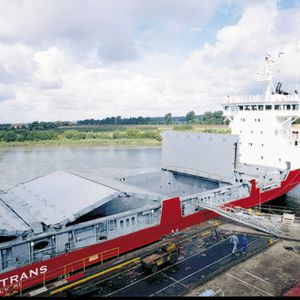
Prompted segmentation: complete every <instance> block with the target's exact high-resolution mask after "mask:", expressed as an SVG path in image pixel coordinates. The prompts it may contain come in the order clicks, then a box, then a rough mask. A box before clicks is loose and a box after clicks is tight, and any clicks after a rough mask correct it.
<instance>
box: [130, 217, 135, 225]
mask: <svg viewBox="0 0 300 300" xmlns="http://www.w3.org/2000/svg"><path fill="white" fill-rule="evenodd" d="M134 223H135V219H134V217H132V218H131V224H132V225H134Z"/></svg>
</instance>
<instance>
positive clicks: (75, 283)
mask: <svg viewBox="0 0 300 300" xmlns="http://www.w3.org/2000/svg"><path fill="white" fill-rule="evenodd" d="M139 260H140V258H139V257H136V258H133V259H131V260H128V261H126V262H124V263H122V264H119V265H117V266H114V267H112V268H109V269H106V270H104V271H101V272H99V273H96V274H93V275H90V276H88V277H85V278H83V279H80V280H78V281H75V282H73V283H70V284H68V285H65V286H63V287H61V288H59V289H56V290H54V291H52V292H50V293H49V295H50V296H52V295H55V294H57V293H59V292H63V291H65V290H68V289H70V288H72V287H74V286H76V285H79V284H81V283H85V282H87V281H89V280H91V279H94V278H97V277H99V276H101V275H104V274H106V273H109V272H111V271H114V270H117V269H120V268H122V267H124V266H126V265H129V264H131V263H134V262H137V261H139Z"/></svg>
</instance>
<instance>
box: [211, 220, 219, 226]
mask: <svg viewBox="0 0 300 300" xmlns="http://www.w3.org/2000/svg"><path fill="white" fill-rule="evenodd" d="M220 224H221V222H220V221H219V220H214V221H213V225H214V226H219V225H220Z"/></svg>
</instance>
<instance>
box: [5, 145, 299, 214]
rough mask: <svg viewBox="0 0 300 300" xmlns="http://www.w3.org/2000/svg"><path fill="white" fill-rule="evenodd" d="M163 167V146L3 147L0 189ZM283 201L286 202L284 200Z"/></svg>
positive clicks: (295, 194)
mask: <svg viewBox="0 0 300 300" xmlns="http://www.w3.org/2000/svg"><path fill="white" fill-rule="evenodd" d="M160 166H161V148H160V147H120V146H118V147H116V146H109V147H103V146H99V147H97V146H93V147H57V148H31V149H20V148H17V149H2V150H0V189H2V190H6V189H9V188H11V187H13V186H15V185H17V184H19V183H22V182H26V181H29V180H31V179H34V178H36V177H38V176H43V175H46V174H48V173H50V172H53V171H56V170H66V171H71V172H73V173H76V174H78V175H82V176H85V177H87V178H90V179H95V180H97V177H99V176H104V177H110V178H114V177H121V176H128V175H134V174H141V173H146V172H152V171H157V170H159V169H160ZM282 200H284V201H282ZM282 200H281V201H275V202H276V203H279V204H280V203H282V202H285V203H286V204H285V205H287V206H288V207H289V208H292V207H293V208H298V209H299V208H300V185H299V186H298V187H296V188H295V189H294V190H293V191H291V192H290V193H289V194H288V195H287V196H286V197H285V199H282Z"/></svg>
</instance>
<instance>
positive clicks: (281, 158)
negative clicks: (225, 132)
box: [224, 54, 300, 170]
mask: <svg viewBox="0 0 300 300" xmlns="http://www.w3.org/2000/svg"><path fill="white" fill-rule="evenodd" d="M275 63H276V61H275V59H274V58H273V57H272V56H271V55H270V54H268V55H267V56H266V58H265V64H266V67H265V74H263V75H262V76H259V78H258V79H259V80H260V81H265V82H266V83H267V88H266V92H265V94H264V95H257V96H252V97H229V96H228V97H227V99H226V101H225V104H224V115H225V116H227V118H228V119H229V121H230V128H231V133H232V134H237V135H238V136H239V147H240V153H241V157H240V161H241V162H244V163H248V164H259V165H264V166H270V167H275V168H280V169H286V168H289V169H292V170H293V169H298V168H300V155H299V141H300V135H299V131H298V130H293V127H292V125H293V122H295V120H297V119H298V118H299V117H300V110H299V94H298V91H297V90H294V91H293V92H292V93H288V92H285V91H283V90H282V83H281V82H278V83H277V85H276V89H274V84H273V78H272V73H273V65H274V64H275Z"/></svg>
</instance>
